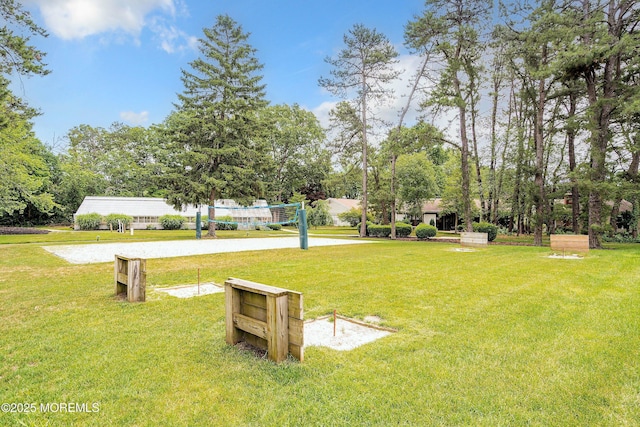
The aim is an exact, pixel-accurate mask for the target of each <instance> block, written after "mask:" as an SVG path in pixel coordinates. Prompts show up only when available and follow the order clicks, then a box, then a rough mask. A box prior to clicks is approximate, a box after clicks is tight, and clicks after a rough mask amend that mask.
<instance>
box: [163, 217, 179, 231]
mask: <svg viewBox="0 0 640 427" xmlns="http://www.w3.org/2000/svg"><path fill="white" fill-rule="evenodd" d="M160 224H161V225H162V228H164V229H165V230H180V229H181V228H182V224H184V217H183V216H180V215H163V216H161V217H160Z"/></svg>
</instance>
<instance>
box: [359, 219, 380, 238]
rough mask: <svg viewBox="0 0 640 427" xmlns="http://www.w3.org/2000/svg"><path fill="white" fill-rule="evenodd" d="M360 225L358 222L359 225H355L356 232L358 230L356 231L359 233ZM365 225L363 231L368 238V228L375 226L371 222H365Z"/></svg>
mask: <svg viewBox="0 0 640 427" xmlns="http://www.w3.org/2000/svg"><path fill="white" fill-rule="evenodd" d="M360 224H362V223H361V222H359V223H357V224H356V230H358V231H360ZM366 225H367V227H366V229H365V231H366V233H365V235H366V236H368V235H369V227H371V226H372V225H375V224H374V223H373V222H372V221H367V222H366Z"/></svg>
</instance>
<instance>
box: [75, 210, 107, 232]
mask: <svg viewBox="0 0 640 427" xmlns="http://www.w3.org/2000/svg"><path fill="white" fill-rule="evenodd" d="M76 223H77V224H78V227H80V230H97V229H98V228H99V227H100V224H101V223H102V216H101V215H100V214H98V213H88V214H83V215H76Z"/></svg>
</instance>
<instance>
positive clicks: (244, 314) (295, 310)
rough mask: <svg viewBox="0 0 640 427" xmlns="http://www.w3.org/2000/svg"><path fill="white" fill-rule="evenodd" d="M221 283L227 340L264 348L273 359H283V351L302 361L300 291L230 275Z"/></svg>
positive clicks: (284, 354)
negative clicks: (223, 294)
mask: <svg viewBox="0 0 640 427" xmlns="http://www.w3.org/2000/svg"><path fill="white" fill-rule="evenodd" d="M224 287H225V311H226V319H225V321H226V331H227V332H226V341H227V344H230V345H235V344H237V343H238V342H240V341H244V342H247V343H248V344H251V345H253V346H254V347H258V348H261V349H263V350H267V354H268V357H269V359H271V360H273V361H274V362H281V361H283V360H285V359H286V358H287V354H291V355H292V356H293V357H295V358H296V359H298V360H300V361H301V362H302V360H303V358H304V352H303V345H304V322H303V310H302V294H301V293H299V292H294V291H290V290H287V289H283V288H277V287H275V286H268V285H263V284H261V283H255V282H250V281H248V280H242V279H235V278H232V277H231V278H229V279H228V280H227V281H226V282H225V283H224Z"/></svg>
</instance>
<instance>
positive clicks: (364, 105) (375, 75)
mask: <svg viewBox="0 0 640 427" xmlns="http://www.w3.org/2000/svg"><path fill="white" fill-rule="evenodd" d="M344 43H345V48H344V49H343V50H341V51H340V52H339V54H338V55H337V56H336V57H335V58H327V59H326V62H327V63H328V64H329V65H331V66H333V69H332V70H331V75H332V76H333V77H332V78H321V79H320V80H319V82H318V83H319V84H320V86H322V87H324V88H325V89H327V90H328V91H330V92H331V93H333V94H336V95H339V96H345V95H348V94H350V93H351V92H355V93H356V97H355V99H356V101H355V104H356V105H357V108H358V111H359V113H360V121H361V128H360V129H361V136H362V137H361V141H362V159H361V160H362V203H361V205H362V225H361V227H360V236H361V237H365V235H366V222H367V221H366V220H367V158H368V156H367V150H368V141H367V133H368V131H369V124H368V122H367V120H368V119H369V118H370V116H369V115H368V113H369V102H370V101H371V100H374V99H383V98H385V97H388V96H389V95H390V91H389V90H388V89H386V88H385V87H384V86H383V85H384V84H385V83H388V82H390V81H392V80H393V79H395V78H396V77H397V76H398V74H399V73H398V72H397V71H395V70H393V68H392V64H393V63H394V62H396V61H395V58H396V57H397V56H398V52H396V50H395V49H394V47H393V45H392V44H391V43H390V42H389V40H388V39H387V37H386V36H385V35H384V34H381V33H379V32H377V31H376V30H375V29H373V30H371V29H369V28H366V27H365V26H363V25H361V24H357V25H354V27H353V29H351V30H349V33H348V34H346V35H345V36H344Z"/></svg>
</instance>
